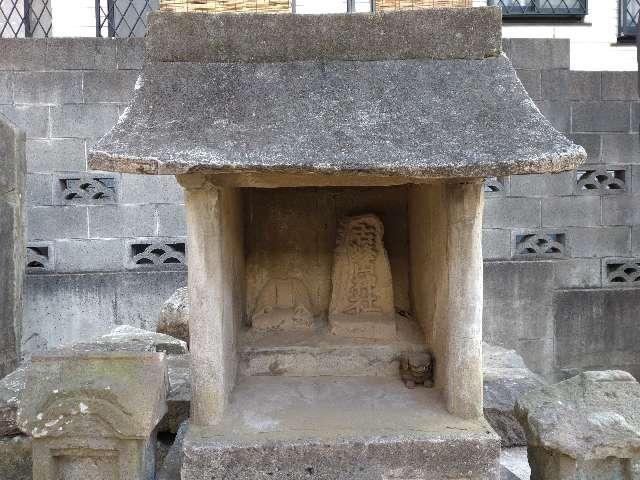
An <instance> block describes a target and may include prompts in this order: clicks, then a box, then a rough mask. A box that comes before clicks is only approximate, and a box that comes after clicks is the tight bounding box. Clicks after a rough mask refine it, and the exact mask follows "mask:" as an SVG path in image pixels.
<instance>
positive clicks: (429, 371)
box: [400, 352, 433, 388]
mask: <svg viewBox="0 0 640 480" xmlns="http://www.w3.org/2000/svg"><path fill="white" fill-rule="evenodd" d="M400 378H401V379H402V381H403V382H404V384H405V385H406V387H407V388H416V386H417V385H424V386H425V387H427V388H431V387H433V359H432V357H431V354H430V353H428V352H408V353H405V354H403V355H402V356H401V357H400Z"/></svg>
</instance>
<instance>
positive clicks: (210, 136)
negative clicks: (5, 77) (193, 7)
mask: <svg viewBox="0 0 640 480" xmlns="http://www.w3.org/2000/svg"><path fill="white" fill-rule="evenodd" d="M229 18H231V17H229ZM354 18H362V17H360V16H357V17H354ZM258 69H259V71H260V73H258V72H257V70H258ZM179 77H183V78H188V79H189V81H188V82H186V83H185V87H184V88H183V89H181V91H180V93H179V94H176V93H174V94H172V95H170V96H168V95H166V93H165V92H166V88H168V87H170V85H173V82H175V80H176V78H179ZM238 78H241V79H242V82H243V84H244V85H245V87H244V88H245V89H246V93H245V94H243V95H242V101H241V102H239V101H236V97H235V95H234V94H233V91H235V90H236V88H237V87H236V86H235V85H236V82H237V81H238ZM420 78H424V79H425V81H421V80H419V79H420ZM438 78H440V79H442V81H446V84H447V89H442V88H441V86H442V84H441V82H440V81H437V80H436V79H438ZM445 78H446V80H445ZM427 79H428V80H427ZM388 82H391V83H393V84H395V85H396V86H397V88H396V89H395V90H394V92H393V94H392V95H391V94H390V95H389V96H385V97H383V100H382V103H381V104H378V103H375V104H373V103H372V102H371V101H370V99H371V98H372V97H375V96H376V94H375V92H377V91H379V89H383V90H384V88H385V87H384V85H385V84H386V83H388ZM415 82H419V86H418V85H417V84H415ZM496 82H500V83H501V84H502V85H503V86H504V89H496V88H495V85H496ZM354 83H358V84H359V85H360V87H361V88H359V89H358V90H357V94H356V96H355V97H354V98H349V99H347V98H345V97H344V95H343V94H342V92H343V91H344V88H347V85H350V84H354ZM214 85H215V88H214V87H213V86H214ZM276 86H277V87H276ZM299 91H308V92H309V94H308V95H304V96H299V95H298V94H297V93H294V92H299ZM313 92H315V93H313ZM453 92H455V94H454V93H453ZM498 92H507V93H498ZM292 96H293V97H292ZM158 97H162V98H163V101H162V102H160V104H158V101H157V98H158ZM284 97H287V98H289V99H291V98H295V99H296V101H295V102H292V101H291V100H289V101H288V108H287V109H285V110H283V109H281V108H279V105H281V104H282V101H283V100H282V99H283V98H284ZM462 98H465V100H464V101H463V100H462ZM238 99H239V97H238ZM526 99H527V97H526V93H525V91H524V89H522V87H520V86H519V84H517V83H516V77H515V73H514V71H513V69H512V67H511V66H510V63H509V61H508V60H507V59H506V58H504V57H502V58H494V59H487V60H430V59H428V60H404V61H395V60H389V61H383V62H328V63H323V64H320V63H316V62H307V63H284V64H273V63H272V64H260V66H259V67H258V66H257V65H255V64H243V63H235V64H204V65H196V64H184V63H165V64H151V65H148V66H147V67H146V69H145V74H144V83H143V85H142V87H141V88H140V89H139V90H138V91H137V93H136V96H135V100H134V103H133V104H132V106H131V107H130V110H128V112H127V115H124V116H123V117H122V118H121V120H120V121H119V123H118V124H117V126H116V127H115V129H114V130H112V131H111V132H110V133H109V134H107V136H105V137H104V138H103V139H102V140H100V142H99V143H98V144H97V145H96V146H94V147H93V149H92V151H91V153H90V158H89V165H90V167H92V168H95V169H102V170H117V171H122V172H140V173H158V174H178V173H186V172H189V171H196V170H198V171H202V170H209V171H216V172H231V171H234V172H238V171H244V172H258V173H259V172H265V171H266V170H277V171H281V172H285V173H294V174H295V173H302V172H306V173H317V174H321V173H325V174H326V173H334V174H335V173H342V174H350V173H351V174H353V173H355V172H358V173H359V174H365V173H366V174H369V175H389V176H398V177H415V178H420V177H429V176H446V177H449V176H473V177H480V176H490V175H503V174H507V173H535V172H546V171H549V172H552V171H562V170H567V169H570V168H573V167H575V166H577V165H578V164H580V163H581V162H582V161H584V159H585V153H584V151H583V149H582V148H581V147H577V146H576V145H574V144H572V143H571V142H569V141H568V140H567V139H566V138H565V137H563V136H561V135H559V134H558V132H557V131H555V130H554V129H553V128H552V126H551V125H550V124H549V123H548V122H547V121H546V120H545V119H544V118H543V117H542V116H540V114H539V112H538V111H537V109H536V108H535V107H534V105H533V104H532V103H531V102H529V101H527V100H526ZM221 100H222V102H221ZM203 102H206V103H208V104H207V105H206V106H203ZM461 102H464V103H465V104H466V108H465V109H463V110H456V109H457V107H456V106H457V105H460V103H461ZM196 104H197V106H196ZM159 105H160V106H161V109H160V108H158V106H159ZM251 105H253V106H251ZM329 105H331V107H330V108H331V112H332V113H331V115H327V108H328V106H329ZM434 105H435V106H437V107H434ZM452 110H454V111H457V112H458V114H457V115H451V111H452ZM356 111H357V112H358V113H357V116H358V118H361V119H362V120H361V121H358V122H354V121H353V118H354V117H353V116H354V115H356ZM507 112H508V116H509V118H508V119H507V118H506V116H505V115H506V114H507ZM486 115H492V116H493V118H494V121H492V122H491V124H490V125H488V126H487V125H484V124H483V125H480V124H478V123H477V122H479V121H480V118H484V117H485V116H486ZM514 116H517V117H518V118H520V119H521V121H518V122H516V125H523V124H526V125H527V127H526V128H514V126H513V125H514V123H513V122H514ZM366 118H370V119H376V120H375V121H371V120H366ZM384 118H387V119H391V118H393V121H389V122H386V121H381V119H384ZM418 118H420V119H421V120H420V121H419V122H416V119H418ZM177 119H181V120H179V121H178V123H179V124H180V125H181V128H180V129H179V130H176V128H175V122H176V120H177ZM211 122H214V123H216V122H217V123H220V124H221V125H222V124H229V122H232V123H233V124H234V125H235V127H234V128H233V134H232V135H233V136H232V137H231V136H228V135H231V131H232V130H230V129H217V130H207V131H205V130H203V128H204V129H206V127H205V125H209V124H211ZM503 122H506V123H508V124H509V130H510V135H509V136H508V137H505V136H504V135H502V133H503V132H504V129H505V128H507V125H506V123H503ZM265 124H269V125H271V127H270V128H269V129H268V130H265V129H264V128H263V126H264V125H265ZM418 124H420V125H423V126H422V127H417V125H418ZM337 125H348V127H346V128H347V130H346V131H345V128H340V129H336V126H337ZM434 125H440V126H443V125H446V128H445V129H442V130H441V129H440V127H437V128H434V127H433V126H434ZM469 130H473V131H476V132H482V134H481V135H480V136H474V137H471V136H469V135H458V133H460V134H461V133H462V132H465V131H469ZM293 132H295V135H294V136H295V140H292V138H291V135H292V133H293ZM318 132H323V133H322V135H318ZM443 135H444V136H445V137H446V139H445V137H443ZM134 139H135V140H134ZM240 139H242V140H241V141H242V144H243V146H242V148H230V147H232V146H234V145H236V146H239V143H238V142H239V141H240ZM217 145H226V146H225V148H224V149H222V148H219V147H217ZM177 152H181V153H180V154H179V155H178V154H177ZM205 152H206V153H205Z"/></svg>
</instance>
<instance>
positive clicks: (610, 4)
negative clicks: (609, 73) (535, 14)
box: [473, 0, 638, 70]
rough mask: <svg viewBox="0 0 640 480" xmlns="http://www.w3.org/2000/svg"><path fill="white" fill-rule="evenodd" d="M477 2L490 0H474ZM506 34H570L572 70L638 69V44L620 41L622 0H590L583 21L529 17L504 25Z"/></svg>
mask: <svg viewBox="0 0 640 480" xmlns="http://www.w3.org/2000/svg"><path fill="white" fill-rule="evenodd" d="M473 4H474V6H481V5H486V4H487V1H486V0H473ZM502 34H503V36H504V37H505V38H568V39H570V40H571V69H572V70H637V69H638V64H637V59H636V48H635V46H633V45H618V44H617V40H618V0H589V14H588V15H587V16H586V17H585V19H584V23H582V24H566V23H565V24H562V23H558V24H553V23H552V22H549V23H545V24H531V23H529V24H527V22H526V20H523V21H521V22H518V23H517V24H514V23H510V24H506V25H504V27H503V32H502Z"/></svg>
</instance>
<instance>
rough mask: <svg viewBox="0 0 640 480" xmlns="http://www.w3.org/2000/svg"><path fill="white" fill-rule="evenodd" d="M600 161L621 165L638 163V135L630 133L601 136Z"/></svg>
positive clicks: (639, 147)
mask: <svg viewBox="0 0 640 480" xmlns="http://www.w3.org/2000/svg"><path fill="white" fill-rule="evenodd" d="M602 161H604V162H607V163H612V164H622V165H629V164H636V165H637V164H638V163H640V141H639V140H638V135H637V134H631V133H608V134H604V135H602Z"/></svg>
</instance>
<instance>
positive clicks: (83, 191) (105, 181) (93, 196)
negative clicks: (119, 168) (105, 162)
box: [56, 175, 118, 205]
mask: <svg viewBox="0 0 640 480" xmlns="http://www.w3.org/2000/svg"><path fill="white" fill-rule="evenodd" d="M59 185H60V188H59V189H58V191H57V192H56V198H57V201H58V202H57V203H58V204H60V205H69V204H71V205H77V204H104V203H115V202H116V201H117V185H118V180H117V178H116V177H102V176H95V175H92V176H76V177H64V178H60V179H59Z"/></svg>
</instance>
